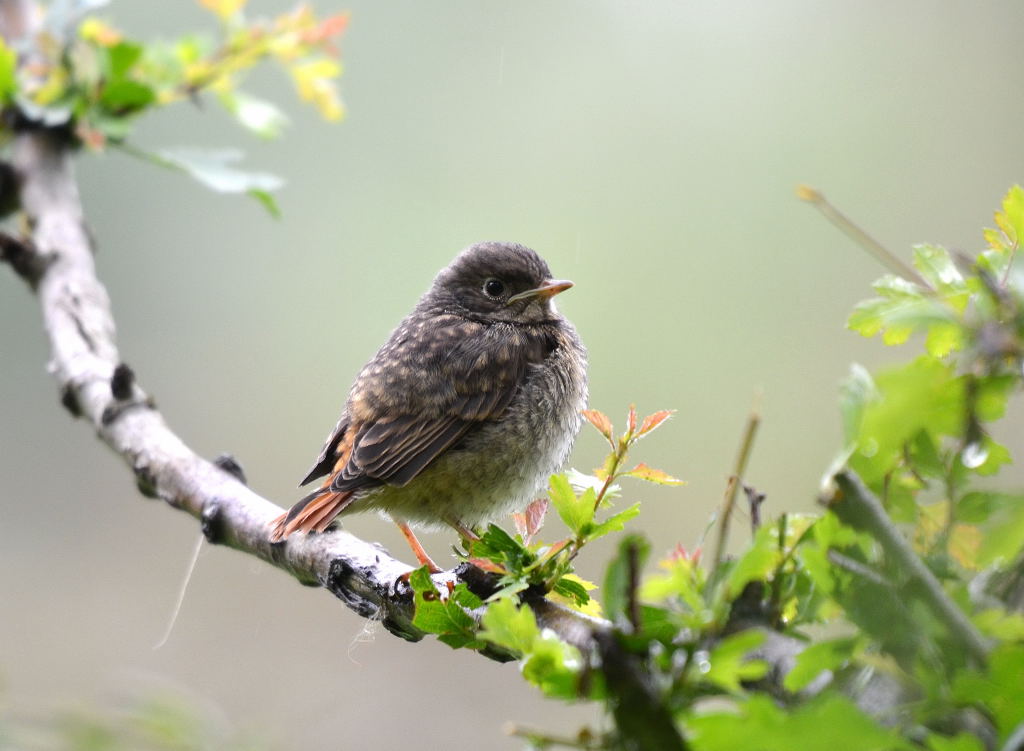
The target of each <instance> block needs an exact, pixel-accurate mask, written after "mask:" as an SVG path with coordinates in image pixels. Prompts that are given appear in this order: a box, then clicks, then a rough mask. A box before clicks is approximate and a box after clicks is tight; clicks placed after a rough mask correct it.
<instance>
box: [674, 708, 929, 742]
mask: <svg viewBox="0 0 1024 751" xmlns="http://www.w3.org/2000/svg"><path fill="white" fill-rule="evenodd" d="M686 725H687V728H688V729H689V731H690V735H691V736H692V741H693V747H694V748H697V749H700V751H794V749H799V751H912V750H913V749H916V748H917V747H916V746H914V745H913V744H911V743H910V742H908V741H906V740H904V739H903V738H901V737H900V735H899V734H898V732H897V731H896V730H895V729H890V728H883V727H882V726H880V725H879V724H878V723H876V722H875V721H874V720H872V719H871V718H870V717H868V716H867V715H866V714H864V712H862V711H861V710H860V709H858V708H857V707H856V706H855V705H854V704H853V703H852V702H851V701H850V700H848V699H845V698H843V697H841V696H837V695H835V694H827V695H824V696H822V697H821V698H820V699H816V700H813V701H811V702H808V703H807V704H804V705H801V706H798V707H797V708H795V709H793V710H792V711H790V712H787V711H786V710H785V709H783V708H782V707H780V706H778V705H776V704H775V702H774V701H773V699H772V698H771V697H770V696H768V695H766V694H758V695H755V696H752V697H750V698H749V699H748V700H747V701H745V702H742V703H739V705H738V706H737V707H736V709H735V710H732V711H722V712H714V711H712V712H709V713H707V714H698V715H693V716H691V717H689V718H688V719H687V721H686Z"/></svg>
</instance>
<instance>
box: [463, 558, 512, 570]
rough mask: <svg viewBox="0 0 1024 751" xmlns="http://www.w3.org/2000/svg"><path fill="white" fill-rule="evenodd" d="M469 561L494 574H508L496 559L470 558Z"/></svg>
mask: <svg viewBox="0 0 1024 751" xmlns="http://www.w3.org/2000/svg"><path fill="white" fill-rule="evenodd" d="M469 562H470V563H472V564H473V565H474V566H476V567H477V568H481V569H483V570H484V571H489V572H490V573H492V574H507V573H508V572H507V571H506V570H505V569H503V568H502V567H501V566H499V565H498V564H497V563H495V562H494V561H491V560H488V559H487V558H470V559H469Z"/></svg>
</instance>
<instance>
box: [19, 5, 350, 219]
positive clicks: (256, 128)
mask: <svg viewBox="0 0 1024 751" xmlns="http://www.w3.org/2000/svg"><path fill="white" fill-rule="evenodd" d="M200 4H201V5H202V6H203V7H205V8H206V9H208V10H209V11H210V12H211V13H212V14H213V15H214V16H215V17H216V32H215V33H213V34H209V35H197V34H188V35H185V36H182V37H180V38H178V39H175V40H171V41H166V42H151V43H144V42H141V41H138V40H134V39H131V38H129V37H128V36H126V35H125V33H124V32H122V31H121V30H120V29H117V28H116V27H114V26H113V25H111V24H110V23H108V22H106V21H104V20H102V19H101V18H99V17H97V16H88V17H81V16H80V15H79V13H81V12H82V11H83V9H85V8H86V7H88V8H95V7H96V6H97V5H102V2H101V3H89V4H86V3H81V4H74V3H56V2H55V3H52V4H51V5H50V6H49V7H48V8H47V11H46V18H45V19H44V22H43V24H42V26H41V28H42V30H41V31H40V32H39V33H38V34H36V35H35V36H34V37H32V38H29V39H22V40H20V41H19V42H18V43H17V44H15V43H11V44H7V43H4V42H3V41H2V40H0V107H2V108H3V110H4V112H5V114H6V117H5V118H4V122H6V123H7V126H6V128H5V130H6V131H7V134H8V135H9V134H10V132H12V131H13V130H14V129H16V128H19V127H25V125H26V124H29V125H31V126H34V127H46V128H51V129H60V130H62V131H64V132H66V133H68V134H69V136H70V137H71V138H73V139H74V141H75V142H76V143H77V144H79V145H81V146H83V147H84V148H86V149H88V150H90V151H93V152H101V151H104V150H105V149H107V148H109V147H110V146H117V147H120V148H122V149H124V150H125V151H126V152H127V153H130V154H134V155H136V156H141V157H143V158H145V159H148V160H150V161H152V162H153V163H156V164H158V165H162V166H165V167H170V168H172V169H176V170H180V171H182V172H185V173H186V174H189V175H191V176H192V177H194V178H196V179H197V180H198V181H199V182H200V183H202V184H203V185H205V186H206V187H209V188H211V189H213V190H216V191H220V192H228V193H243V194H249V195H251V196H252V197H254V198H256V199H257V200H258V201H259V202H261V203H262V204H263V205H264V206H265V207H266V208H267V209H268V210H269V211H271V213H274V214H276V213H277V207H276V205H275V203H274V201H273V198H272V196H271V193H272V191H274V190H276V189H277V188H278V187H280V185H281V184H282V181H281V180H280V179H279V178H277V177H275V176H273V175H267V174H264V173H253V172H246V171H242V170H239V169H237V168H236V167H234V166H233V165H232V162H234V161H236V160H237V159H239V158H240V156H241V155H240V153H239V152H237V151H235V150H225V151H219V150H213V151H210V150H205V149H198V148H195V147H191V148H175V149H168V150H163V151H158V152H156V153H150V152H148V151H145V150H142V149H139V148H138V147H135V146H132V145H130V144H129V143H128V139H129V138H130V136H131V133H132V130H133V126H134V125H135V123H136V121H137V120H138V118H139V117H140V116H142V115H144V114H146V113H149V112H152V111H154V110H157V109H160V108H163V107H167V106H169V105H172V104H176V103H180V102H197V101H198V99H199V97H201V96H204V95H208V96H209V97H212V98H213V99H214V100H215V101H216V102H218V103H219V104H220V105H221V106H222V107H223V108H224V109H225V110H226V111H227V112H228V113H229V114H230V115H231V116H232V117H233V119H234V120H236V121H237V122H238V123H239V124H240V125H241V126H242V127H243V128H245V129H246V130H248V131H249V132H251V133H253V134H255V135H256V136H258V137H261V138H274V137H277V136H279V135H280V134H281V132H282V130H283V128H284V126H285V125H286V124H287V122H288V119H287V117H286V116H285V114H284V113H283V112H282V111H281V110H280V109H278V107H277V106H276V105H275V104H273V103H271V102H269V101H266V100H263V99H260V98H258V97H256V96H253V95H252V94H250V93H248V92H247V91H245V90H244V89H243V88H242V85H243V84H244V82H245V77H246V74H247V73H248V72H249V71H251V70H252V69H253V68H254V67H255V66H256V65H258V64H260V63H262V62H264V61H271V62H273V63H275V64H276V65H277V66H278V67H280V68H281V69H283V70H284V71H285V73H286V74H287V75H288V77H289V78H290V79H291V80H292V82H293V83H294V86H295V89H296V92H297V93H298V95H299V97H300V98H301V99H302V100H304V101H306V102H308V103H310V104H311V105H312V106H313V107H315V108H316V110H317V111H318V112H319V113H320V114H321V115H322V116H323V117H324V118H325V119H327V120H340V119H341V117H342V115H343V112H344V111H343V108H342V104H341V100H340V98H339V96H338V91H337V86H336V80H337V78H338V77H339V76H340V75H341V70H342V69H341V64H340V62H339V61H338V59H337V58H338V50H337V47H336V46H335V39H336V38H337V37H338V36H339V35H340V34H341V33H342V31H343V30H344V29H345V26H346V24H347V20H348V18H347V16H346V15H344V14H341V15H336V16H332V17H328V18H318V17H317V16H316V15H315V14H314V12H313V11H312V10H311V9H310V8H309V7H308V6H299V7H298V8H296V9H295V10H294V11H291V12H288V13H284V14H281V15H280V16H278V17H277V18H274V19H272V20H268V21H263V20H254V21H249V20H247V19H246V17H245V15H244V6H245V4H246V3H245V0H200Z"/></svg>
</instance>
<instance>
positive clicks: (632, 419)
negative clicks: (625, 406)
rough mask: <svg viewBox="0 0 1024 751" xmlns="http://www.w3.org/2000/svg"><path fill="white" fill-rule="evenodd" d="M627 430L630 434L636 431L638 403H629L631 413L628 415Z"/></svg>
mask: <svg viewBox="0 0 1024 751" xmlns="http://www.w3.org/2000/svg"><path fill="white" fill-rule="evenodd" d="M626 430H628V431H629V433H630V435H632V434H634V433H636V405H635V404H630V405H629V414H628V415H626Z"/></svg>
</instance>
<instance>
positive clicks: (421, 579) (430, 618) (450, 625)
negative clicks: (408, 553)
mask: <svg viewBox="0 0 1024 751" xmlns="http://www.w3.org/2000/svg"><path fill="white" fill-rule="evenodd" d="M409 585H410V586H411V587H412V589H413V603H414V605H415V613H414V615H413V619H412V625H413V626H415V627H416V628H418V629H420V630H422V631H426V632H427V633H431V634H436V635H437V637H438V639H439V640H440V641H442V642H444V643H445V644H447V645H448V646H449V647H451V648H452V649H458V648H460V647H470V648H475V647H478V646H479V645H480V642H479V640H478V639H477V633H476V621H475V620H474V619H473V616H471V615H470V614H469V613H468V612H466V610H465V609H464V608H467V607H468V608H470V609H475V608H479V607H482V603H481V602H480V598H479V597H477V596H476V595H474V594H473V593H472V592H470V591H469V589H468V588H467V587H466V585H465V584H464V583H460V584H458V585H457V586H456V587H455V590H454V591H453V592H452V593H451V595H450V596H448V597H447V599H444V598H443V597H442V595H441V593H440V592H438V591H437V589H436V588H435V587H434V582H433V580H432V579H431V578H430V571H429V570H428V569H427V567H426V566H423V567H422V568H418V569H416V570H415V571H413V572H412V574H411V576H410V577H409Z"/></svg>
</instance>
